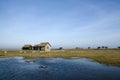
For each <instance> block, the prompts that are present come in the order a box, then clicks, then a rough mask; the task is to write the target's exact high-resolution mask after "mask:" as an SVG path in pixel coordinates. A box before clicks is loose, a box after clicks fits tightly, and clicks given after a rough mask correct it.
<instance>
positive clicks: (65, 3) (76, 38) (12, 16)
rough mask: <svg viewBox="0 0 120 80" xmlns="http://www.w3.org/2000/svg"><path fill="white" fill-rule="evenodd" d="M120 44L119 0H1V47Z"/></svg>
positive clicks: (67, 46) (113, 45)
mask: <svg viewBox="0 0 120 80" xmlns="http://www.w3.org/2000/svg"><path fill="white" fill-rule="evenodd" d="M41 42H49V43H50V44H51V45H52V48H59V47H63V48H75V47H80V48H87V47H89V46H90V47H93V48H95V47H98V46H108V47H111V48H112V47H118V46H119V45H120V0H0V49H21V47H22V46H23V45H24V44H31V45H35V44H38V43H41Z"/></svg>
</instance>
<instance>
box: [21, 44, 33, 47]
mask: <svg viewBox="0 0 120 80" xmlns="http://www.w3.org/2000/svg"><path fill="white" fill-rule="evenodd" d="M31 46H32V45H30V44H26V45H24V46H23V47H31Z"/></svg>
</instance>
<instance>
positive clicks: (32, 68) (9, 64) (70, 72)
mask: <svg viewBox="0 0 120 80" xmlns="http://www.w3.org/2000/svg"><path fill="white" fill-rule="evenodd" d="M0 80H120V67H115V66H107V65H104V64H99V63H97V62H93V61H92V60H90V59H86V58H80V59H62V58H36V59H24V58H23V57H11V58H0Z"/></svg>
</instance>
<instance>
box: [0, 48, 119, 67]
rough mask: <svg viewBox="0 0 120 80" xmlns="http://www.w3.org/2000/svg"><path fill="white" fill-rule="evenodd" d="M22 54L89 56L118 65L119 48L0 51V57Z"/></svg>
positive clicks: (69, 56)
mask: <svg viewBox="0 0 120 80" xmlns="http://www.w3.org/2000/svg"><path fill="white" fill-rule="evenodd" d="M13 56H23V57H25V58H72V57H80V58H89V59H93V60H94V61H97V62H99V63H103V64H107V65H113V66H119V67H120V50H65V51H51V52H39V51H18V50H16V51H7V53H5V52H4V51H0V57H1V58H2V57H13Z"/></svg>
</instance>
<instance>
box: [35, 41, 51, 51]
mask: <svg viewBox="0 0 120 80" xmlns="http://www.w3.org/2000/svg"><path fill="white" fill-rule="evenodd" d="M33 50H39V51H51V45H50V44H49V42H43V43H40V44H37V45H35V46H33Z"/></svg>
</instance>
